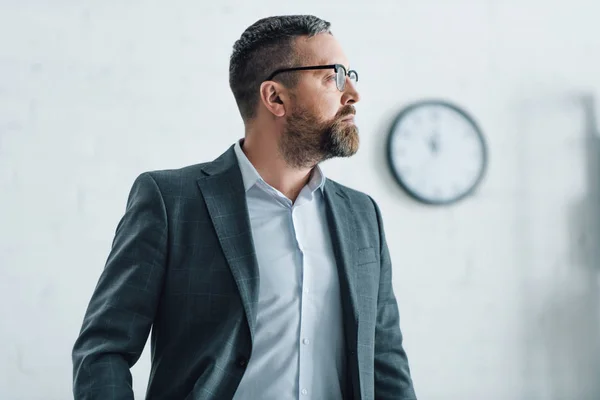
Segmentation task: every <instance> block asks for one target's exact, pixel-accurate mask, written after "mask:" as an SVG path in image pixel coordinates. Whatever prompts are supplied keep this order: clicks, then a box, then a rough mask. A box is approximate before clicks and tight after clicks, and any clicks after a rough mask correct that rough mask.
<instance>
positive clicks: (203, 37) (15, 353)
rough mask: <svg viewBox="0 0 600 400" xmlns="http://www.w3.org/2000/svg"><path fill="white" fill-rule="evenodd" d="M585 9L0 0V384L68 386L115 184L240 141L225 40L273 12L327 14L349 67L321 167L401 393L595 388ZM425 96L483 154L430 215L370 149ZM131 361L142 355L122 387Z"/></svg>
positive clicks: (540, 393)
mask: <svg viewBox="0 0 600 400" xmlns="http://www.w3.org/2000/svg"><path fill="white" fill-rule="evenodd" d="M167 4H168V5H167ZM599 11H600V5H599V3H598V2H597V1H594V0H589V1H584V0H571V1H569V2H559V1H554V0H545V1H542V0H519V1H516V0H510V1H508V0H504V1H492V0H487V1H475V0H445V1H443V0H437V1H435V0H420V1H418V2H407V1H397V0H396V1H391V0H390V1H381V0H380V1H375V0H372V1H370V2H359V1H345V2H341V1H336V2H331V3H329V2H323V1H316V0H308V1H304V2H303V5H302V6H301V5H300V3H298V2H283V1H281V0H256V1H253V2H245V1H244V2H243V1H241V0H237V1H234V0H227V1H220V2H213V3H208V4H204V3H203V2H197V1H196V2H195V1H190V0H188V1H181V0H180V1H174V2H170V3H167V2H164V1H161V2H159V1H144V2H142V1H132V0H129V1H119V2H117V1H103V2H100V1H95V2H92V1H86V2H75V1H67V0H54V1H53V2H44V1H40V0H37V1H35V0H18V1H17V0H0V321H1V325H0V343H2V345H1V346H0V398H2V399H11V400H12V399H14V400H19V399H23V400H34V399H45V400H47V399H50V400H51V399H56V400H59V399H67V398H69V397H70V396H71V394H70V393H71V392H70V390H71V360H70V350H71V347H72V344H73V342H74V340H75V338H76V336H77V333H78V331H79V328H80V325H81V319H82V316H83V312H84V310H85V307H86V306H87V301H88V300H89V296H90V295H91V292H92V290H93V288H94V286H95V284H96V280H97V278H98V276H99V274H100V271H101V269H102V267H103V265H104V262H105V259H106V256H107V255H108V250H109V247H110V244H111V241H112V236H113V234H114V229H115V227H116V223H117V222H118V219H119V218H120V216H121V215H122V212H123V210H124V206H125V200H126V196H127V192H128V190H129V188H130V185H131V183H132V182H133V179H134V177H135V176H136V175H137V174H139V173H140V172H142V171H145V170H148V169H159V168H172V167H179V166H183V165H186V164H192V163H197V162H200V161H206V160H210V159H212V158H214V157H216V156H217V155H219V154H220V153H221V151H223V150H224V149H225V148H226V147H227V146H229V145H230V144H231V143H232V142H233V141H234V140H236V139H237V138H239V137H240V136H241V135H242V124H241V121H240V119H239V118H238V114H237V110H236V108H235V103H234V100H233V96H232V95H231V94H230V92H229V89H228V84H227V66H228V57H229V54H230V50H231V46H232V44H233V42H234V41H235V40H236V39H237V37H239V35H240V34H241V32H242V31H243V29H244V28H245V27H246V26H248V25H249V24H251V23H252V22H254V21H255V20H256V19H258V18H260V17H263V16H266V15H273V14H291V13H313V14H316V15H319V16H322V17H323V18H325V19H328V20H330V21H331V22H332V23H333V30H334V33H335V34H336V36H337V37H338V38H339V39H340V40H341V42H342V44H343V45H344V47H345V49H346V52H347V53H348V55H349V56H350V58H351V61H352V64H353V67H355V68H356V69H357V70H358V71H359V72H360V77H361V82H360V90H361V94H362V96H363V100H362V102H361V103H360V106H359V107H358V115H357V122H358V123H359V124H360V128H361V135H362V148H361V151H360V152H359V153H358V154H357V155H356V156H355V157H354V158H353V159H351V160H334V161H330V162H328V163H326V164H325V165H324V168H325V171H326V173H327V174H328V175H329V176H330V177H332V178H335V179H337V180H339V181H341V182H343V183H346V184H348V185H350V186H353V187H355V188H357V189H360V190H364V191H366V192H368V193H369V194H371V195H373V196H374V197H375V198H376V199H377V200H378V202H379V203H380V206H381V208H382V211H383V213H384V218H385V223H386V227H387V235H388V241H389V244H390V248H391V252H392V256H393V261H394V284H395V289H396V292H397V296H398V299H399V302H400V307H401V316H402V321H401V322H402V328H403V330H404V332H405V336H406V349H407V351H408V353H409V357H410V360H411V366H412V370H413V376H414V380H415V385H416V389H417V392H418V394H419V398H420V399H430V400H437V399H441V400H446V399H448V400H455V399H456V400H481V399H485V400H538V399H539V400H547V399H549V400H555V399H557V400H558V399H561V400H562V399H565V400H586V399H598V398H600V378H599V376H600V289H599V280H598V274H599V265H600V253H599V251H598V245H597V244H598V241H599V240H600V229H599V224H598V221H599V219H600V212H599V210H598V204H599V200H600V195H599V189H598V188H599V186H600V174H599V172H600V168H599V167H598V160H597V159H595V157H598V154H600V148H599V147H598V144H597V143H595V142H592V140H591V139H589V137H588V136H589V133H590V131H591V129H589V126H588V125H589V124H588V123H587V122H586V119H587V118H589V117H590V115H589V113H586V111H585V110H586V107H585V106H586V105H589V104H590V103H589V102H588V103H586V102H584V101H583V100H582V99H583V98H584V96H587V95H589V94H590V93H593V91H594V90H596V93H597V95H598V96H600V90H599V89H600V25H599V24H598V21H597V18H598V14H599ZM426 96H434V97H442V98H447V99H450V100H452V101H455V102H457V103H458V104H460V105H462V106H464V107H466V108H467V109H468V110H469V111H470V112H471V113H473V114H474V115H475V117H476V118H477V120H478V122H479V123H480V124H481V126H482V127H483V129H484V132H485V134H486V135H487V139H488V142H489V146H490V151H491V154H490V157H491V159H490V162H491V164H490V166H489V173H488V175H487V177H486V179H485V181H484V182H483V185H482V186H481V188H480V190H479V192H478V193H477V195H476V196H475V197H473V198H471V199H468V200H466V201H464V202H462V203H460V204H458V205H456V206H454V207H451V208H443V209H435V208H429V207H422V206H420V205H418V204H416V203H414V202H412V201H411V200H409V199H408V198H407V197H406V196H405V195H404V194H403V193H402V192H401V190H400V189H398V187H397V186H396V185H395V184H394V182H393V180H392V178H391V176H390V174H389V173H388V171H387V167H386V165H385V163H384V161H383V160H384V157H383V155H384V141H385V137H386V135H387V130H388V127H389V123H390V122H391V119H392V118H393V117H394V114H395V113H396V112H397V111H399V108H400V107H401V106H403V105H404V104H406V103H408V102H410V101H413V100H417V99H420V98H422V97H426ZM599 101H600V100H599ZM599 118H600V116H599ZM148 371H149V354H148V352H146V353H145V354H144V355H143V357H142V359H141V360H140V362H139V363H138V364H137V365H136V366H135V367H134V369H133V375H134V386H135V391H136V393H137V395H138V397H139V398H142V397H143V393H144V389H145V385H146V383H147V379H148V377H147V376H148Z"/></svg>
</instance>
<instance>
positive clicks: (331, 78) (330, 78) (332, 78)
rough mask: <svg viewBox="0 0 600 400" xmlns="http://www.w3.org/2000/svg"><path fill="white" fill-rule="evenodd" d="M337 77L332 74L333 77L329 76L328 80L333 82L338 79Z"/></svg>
mask: <svg viewBox="0 0 600 400" xmlns="http://www.w3.org/2000/svg"><path fill="white" fill-rule="evenodd" d="M336 76H337V74H331V75H329V76H328V77H327V80H328V81H332V80H334V79H335V78H336Z"/></svg>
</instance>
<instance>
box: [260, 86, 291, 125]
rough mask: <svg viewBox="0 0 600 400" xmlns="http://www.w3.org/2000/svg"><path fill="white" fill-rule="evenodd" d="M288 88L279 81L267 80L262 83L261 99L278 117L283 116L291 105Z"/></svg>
mask: <svg viewBox="0 0 600 400" xmlns="http://www.w3.org/2000/svg"><path fill="white" fill-rule="evenodd" d="M288 99H289V97H288V94H287V90H286V88H285V87H284V86H283V85H281V84H280V83H278V82H273V81H266V82H263V83H261V85H260V100H261V101H262V103H263V105H264V106H265V108H266V109H267V110H269V111H270V112H271V114H273V115H274V116H276V117H283V116H284V115H285V113H286V107H287V106H288V105H289V101H288Z"/></svg>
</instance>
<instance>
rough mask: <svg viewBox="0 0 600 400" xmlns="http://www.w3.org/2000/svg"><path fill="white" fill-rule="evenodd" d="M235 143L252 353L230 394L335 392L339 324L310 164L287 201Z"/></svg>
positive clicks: (325, 395) (280, 398)
mask: <svg viewBox="0 0 600 400" xmlns="http://www.w3.org/2000/svg"><path fill="white" fill-rule="evenodd" d="M240 144H241V142H238V143H236V145H235V153H236V156H237V159H238V163H239V166H240V169H241V172H242V178H243V182H244V187H245V190H246V200H247V203H248V212H249V215H250V226H251V229H252V237H253V240H254V246H255V250H256V256H257V260H258V268H259V275H260V291H259V298H258V308H257V320H256V331H255V336H254V342H253V347H252V355H251V357H250V360H249V361H248V365H247V367H246V371H245V373H244V376H243V377H242V380H241V382H240V385H239V387H238V389H237V392H236V393H235V396H234V399H236V400H259V399H260V400H270V399H273V400H284V399H300V400H301V399H327V400H331V399H341V398H342V394H343V388H344V384H345V375H346V369H345V368H346V367H345V364H346V360H345V354H344V328H343V322H342V307H341V299H340V288H339V280H338V272H337V267H336V260H335V257H334V254H333V248H332V243H331V237H330V236H331V235H330V233H329V229H328V224H327V220H326V217H325V202H324V199H323V186H324V184H325V180H326V178H325V176H324V175H323V172H322V171H321V169H320V168H319V167H318V166H316V167H315V168H314V169H313V172H312V174H311V177H310V180H309V182H308V183H307V185H306V186H305V187H304V188H302V191H301V192H300V194H299V195H298V198H297V199H296V201H295V202H294V203H292V201H291V200H290V199H288V198H287V197H285V196H284V195H283V194H282V193H281V192H279V191H278V190H277V189H275V188H273V187H272V186H270V185H268V184H267V183H266V182H265V181H264V180H263V179H262V178H261V177H260V175H259V174H258V172H257V171H256V169H255V168H254V166H253V165H252V164H251V163H250V161H249V160H248V158H247V157H246V155H245V154H244V152H243V151H242V149H241V146H240Z"/></svg>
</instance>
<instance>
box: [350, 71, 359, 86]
mask: <svg viewBox="0 0 600 400" xmlns="http://www.w3.org/2000/svg"><path fill="white" fill-rule="evenodd" d="M348 78H350V80H351V81H352V83H354V84H355V83H356V82H358V74H357V73H356V71H354V70H352V71H350V72H348Z"/></svg>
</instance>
